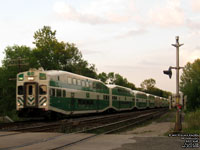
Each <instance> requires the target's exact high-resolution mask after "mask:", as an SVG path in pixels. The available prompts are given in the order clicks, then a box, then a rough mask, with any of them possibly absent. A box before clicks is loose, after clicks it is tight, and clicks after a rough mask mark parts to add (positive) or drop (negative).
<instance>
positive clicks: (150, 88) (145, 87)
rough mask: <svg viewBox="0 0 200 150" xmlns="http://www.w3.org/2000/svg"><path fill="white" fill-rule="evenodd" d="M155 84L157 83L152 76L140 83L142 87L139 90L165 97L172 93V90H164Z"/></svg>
mask: <svg viewBox="0 0 200 150" xmlns="http://www.w3.org/2000/svg"><path fill="white" fill-rule="evenodd" d="M155 85H156V80H155V79H152V78H150V79H146V80H144V81H143V82H142V83H141V84H140V86H141V88H140V89H139V90H142V91H144V92H146V93H149V94H153V95H156V96H160V97H165V98H168V97H169V96H170V95H171V94H172V93H171V92H168V91H164V90H161V89H159V88H157V87H156V86H155Z"/></svg>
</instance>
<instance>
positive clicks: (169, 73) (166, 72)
mask: <svg viewBox="0 0 200 150" xmlns="http://www.w3.org/2000/svg"><path fill="white" fill-rule="evenodd" d="M163 73H164V74H166V75H168V76H169V78H170V79H171V77H172V67H169V69H168V70H164V71H163Z"/></svg>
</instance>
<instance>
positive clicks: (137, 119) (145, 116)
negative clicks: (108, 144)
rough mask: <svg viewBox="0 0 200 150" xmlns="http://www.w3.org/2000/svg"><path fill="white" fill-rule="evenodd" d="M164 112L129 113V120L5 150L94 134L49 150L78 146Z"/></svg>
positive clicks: (96, 125) (112, 122)
mask: <svg viewBox="0 0 200 150" xmlns="http://www.w3.org/2000/svg"><path fill="white" fill-rule="evenodd" d="M166 111H167V109H159V110H151V111H146V112H145V113H144V111H143V113H142V114H141V113H140V114H139V112H138V113H137V115H134V116H132V117H130V115H131V113H130V114H127V115H128V116H129V118H128V117H127V118H126V117H125V118H124V119H119V120H114V119H112V121H110V122H107V123H105V122H106V121H105V122H104V124H103V123H101V124H100V123H99V124H98V123H95V124H93V126H89V127H87V128H84V129H80V130H79V131H75V132H73V133H68V134H63V135H58V136H55V137H53V138H48V139H45V140H43V141H36V142H32V143H27V144H25V145H19V146H15V147H9V148H7V150H10V149H16V148H20V147H26V146H31V145H34V144H38V143H43V142H51V141H52V140H56V139H59V138H60V137H63V136H67V137H71V136H74V135H75V134H77V133H95V134H88V135H87V136H85V137H77V138H75V139H74V140H73V141H70V142H68V143H66V144H63V145H61V146H57V147H54V148H52V149H51V150H59V149H63V148H67V147H69V146H72V145H75V144H78V143H80V142H84V141H86V140H88V139H91V138H94V137H97V136H101V135H102V134H109V133H114V132H116V131H119V130H122V129H124V128H127V127H130V126H133V125H136V124H139V123H142V122H144V121H146V120H149V119H152V118H155V117H158V116H160V115H162V114H164V113H165V112H166ZM132 115H133V114H132ZM109 117H111V116H108V117H107V119H108V118H109ZM109 119H111V118H109ZM80 120H82V121H83V122H82V123H84V122H87V121H86V120H87V119H80ZM80 120H79V122H80ZM92 120H93V121H94V120H95V119H94V118H92V119H91V118H90V119H89V118H88V121H92ZM101 121H102V120H101Z"/></svg>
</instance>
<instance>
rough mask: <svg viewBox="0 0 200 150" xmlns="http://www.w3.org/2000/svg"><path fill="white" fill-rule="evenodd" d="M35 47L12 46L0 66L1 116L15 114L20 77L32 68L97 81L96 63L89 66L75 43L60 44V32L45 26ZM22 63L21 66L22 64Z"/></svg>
mask: <svg viewBox="0 0 200 150" xmlns="http://www.w3.org/2000/svg"><path fill="white" fill-rule="evenodd" d="M33 43H34V44H35V46H36V47H35V48H33V49H31V48H30V47H27V46H24V45H22V46H18V45H14V46H8V47H6V48H5V51H4V53H5V58H4V60H3V61H2V64H3V66H2V67H0V115H10V116H13V117H15V115H12V114H13V113H14V111H12V110H15V105H16V104H15V102H16V100H15V99H16V98H15V97H16V92H15V91H16V74H17V73H18V72H22V71H27V70H28V69H29V68H39V67H43V68H44V69H45V70H50V69H51V70H64V71H69V72H73V73H77V74H80V75H84V76H88V77H92V78H97V73H96V68H95V65H94V64H89V63H88V62H87V61H86V60H84V59H83V58H82V54H81V52H80V51H79V49H78V48H77V47H76V46H75V44H73V43H72V44H70V43H65V42H63V41H62V42H59V41H58V40H57V39H56V31H52V30H51V28H50V27H49V26H44V27H43V28H42V29H39V30H38V31H36V32H35V34H34V42H33ZM19 64H21V65H19Z"/></svg>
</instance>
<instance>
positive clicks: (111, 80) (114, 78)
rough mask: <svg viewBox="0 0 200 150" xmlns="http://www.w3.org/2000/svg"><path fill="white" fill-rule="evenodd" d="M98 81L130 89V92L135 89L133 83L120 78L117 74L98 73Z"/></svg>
mask: <svg viewBox="0 0 200 150" xmlns="http://www.w3.org/2000/svg"><path fill="white" fill-rule="evenodd" d="M98 79H100V80H101V81H102V82H104V83H106V84H107V83H108V84H115V85H120V86H124V87H127V88H131V89H132V90H134V89H136V87H135V85H134V84H133V83H130V82H128V80H127V79H126V78H124V77H123V76H121V75H120V74H118V73H116V74H115V73H114V72H110V73H108V74H106V73H105V72H102V73H99V75H98Z"/></svg>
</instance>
